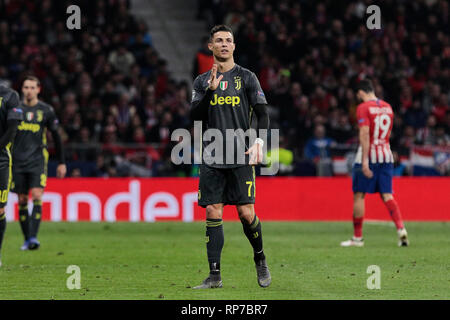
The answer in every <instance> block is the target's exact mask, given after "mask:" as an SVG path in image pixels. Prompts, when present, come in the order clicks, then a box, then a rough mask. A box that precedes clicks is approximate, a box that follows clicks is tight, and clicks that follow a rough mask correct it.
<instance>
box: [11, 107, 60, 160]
mask: <svg viewBox="0 0 450 320" xmlns="http://www.w3.org/2000/svg"><path fill="white" fill-rule="evenodd" d="M20 107H21V109H22V110H23V121H22V122H21V123H20V124H19V126H18V128H17V129H18V130H17V135H16V138H15V140H14V146H13V162H14V166H18V167H22V166H25V167H26V166H27V165H28V164H29V165H32V163H33V162H36V161H39V160H43V159H44V158H45V155H44V152H43V149H46V148H47V128H48V129H50V130H57V128H58V125H59V124H58V119H57V118H56V114H55V111H54V110H53V108H52V107H51V106H50V105H48V104H46V103H44V102H42V101H39V102H38V103H37V104H36V105H34V106H27V105H26V104H24V103H21V105H20Z"/></svg>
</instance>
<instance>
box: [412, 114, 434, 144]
mask: <svg viewBox="0 0 450 320" xmlns="http://www.w3.org/2000/svg"><path fill="white" fill-rule="evenodd" d="M436 124H437V121H436V117H435V116H434V115H430V116H428V119H427V123H426V125H425V127H423V128H420V129H419V130H418V131H417V137H416V141H417V143H418V144H422V145H436V142H437V141H436Z"/></svg>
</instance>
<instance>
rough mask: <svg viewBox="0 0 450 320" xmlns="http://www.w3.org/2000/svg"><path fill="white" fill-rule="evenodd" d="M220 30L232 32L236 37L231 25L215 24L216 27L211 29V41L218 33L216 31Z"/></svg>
mask: <svg viewBox="0 0 450 320" xmlns="http://www.w3.org/2000/svg"><path fill="white" fill-rule="evenodd" d="M219 31H226V32H229V33H231V35H232V36H233V38H234V34H233V30H232V29H231V28H230V27H229V26H227V25H224V24H219V25H217V26H214V27H213V28H212V29H211V31H210V32H209V41H211V40H212V38H213V37H214V34H216V33H217V32H219Z"/></svg>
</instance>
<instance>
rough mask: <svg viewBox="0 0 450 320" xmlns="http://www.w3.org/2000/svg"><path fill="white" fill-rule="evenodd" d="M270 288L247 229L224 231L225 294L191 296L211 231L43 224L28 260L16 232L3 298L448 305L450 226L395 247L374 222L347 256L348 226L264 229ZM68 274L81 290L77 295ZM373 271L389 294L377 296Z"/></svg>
mask: <svg viewBox="0 0 450 320" xmlns="http://www.w3.org/2000/svg"><path fill="white" fill-rule="evenodd" d="M262 227H263V239H264V246H265V252H266V256H267V261H268V264H269V267H270V270H271V273H272V285H271V286H270V287H269V288H266V289H263V288H260V287H259V286H258V284H257V282H256V272H255V268H254V265H253V261H252V250H251V247H250V244H249V242H248V241H247V239H246V238H245V236H244V234H243V232H242V226H241V224H240V223H239V222H225V223H224V232H225V246H224V249H223V252H222V262H221V265H222V280H223V285H224V287H223V288H222V289H209V290H200V291H199V290H193V289H192V288H191V287H193V286H195V285H198V284H199V283H200V282H201V281H202V280H203V279H204V278H205V277H206V275H207V273H208V270H207V269H208V266H207V260H206V246H205V242H204V241H205V224H204V223H201V222H196V223H181V222H158V223H88V222H79V223H54V222H53V223H51V222H43V223H42V225H41V231H40V238H39V239H40V241H41V248H40V249H39V250H37V251H25V252H24V251H20V250H19V247H20V245H21V244H22V241H23V239H22V235H21V232H20V229H19V224H18V223H17V222H12V223H8V226H7V231H6V235H5V240H4V245H3V249H2V260H3V266H2V267H1V268H0V284H1V290H0V300H3V299H171V300H178V299H183V300H191V299H194V300H196V299H230V300H241V299H251V300H253V299H255V300H267V299H271V300H272V299H283V300H300V299H449V298H450V237H449V235H450V224H449V223H441V222H439V223H438V222H436V223H424V222H423V223H419V222H415V223H412V222H411V223H406V227H407V229H408V233H409V236H410V241H411V246H410V247H407V248H399V247H397V235H396V231H395V228H394V227H393V224H388V223H379V224H378V223H366V224H365V225H364V238H365V247H364V248H340V247H339V242H340V241H342V240H346V239H348V237H349V236H351V234H352V225H351V223H350V222H345V223H344V222H333V223H332V222H267V221H266V222H264V221H263V224H262ZM69 265H77V266H79V267H80V271H81V289H79V290H77V289H74V290H69V289H68V288H67V286H66V282H67V279H68V277H70V276H71V274H68V273H66V271H67V267H68V266H69ZM369 265H377V266H379V267H380V269H381V289H379V290H376V289H375V290H369V289H368V288H367V279H368V277H370V274H368V273H367V268H368V266H369Z"/></svg>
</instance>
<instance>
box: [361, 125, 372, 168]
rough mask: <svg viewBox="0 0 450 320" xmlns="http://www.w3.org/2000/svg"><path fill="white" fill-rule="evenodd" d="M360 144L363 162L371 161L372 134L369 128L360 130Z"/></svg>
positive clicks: (365, 127) (363, 127)
mask: <svg viewBox="0 0 450 320" xmlns="http://www.w3.org/2000/svg"><path fill="white" fill-rule="evenodd" d="M359 143H360V144H361V149H362V162H363V163H364V162H365V161H368V160H369V147H370V133H369V127H368V126H362V127H361V128H359Z"/></svg>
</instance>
